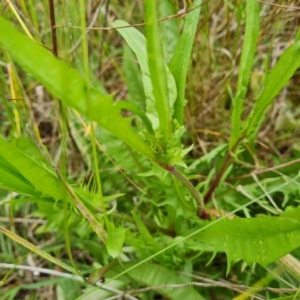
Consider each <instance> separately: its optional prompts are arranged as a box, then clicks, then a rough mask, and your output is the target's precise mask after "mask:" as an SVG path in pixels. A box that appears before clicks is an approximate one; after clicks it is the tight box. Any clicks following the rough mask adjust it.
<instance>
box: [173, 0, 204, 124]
mask: <svg viewBox="0 0 300 300" xmlns="http://www.w3.org/2000/svg"><path fill="white" fill-rule="evenodd" d="M201 3H202V0H195V1H194V7H195V6H197V5H200V4H201ZM200 10H201V7H200V6H199V8H197V9H195V10H193V11H192V12H190V13H189V14H187V16H186V20H185V24H184V28H183V31H182V34H181V36H180V38H179V42H178V44H177V46H176V49H175V52H174V54H173V56H172V58H171V61H170V63H169V68H170V71H171V73H172V74H173V76H174V79H175V81H176V86H177V99H176V102H175V106H174V118H175V119H177V121H178V123H179V124H180V125H182V124H183V113H184V105H185V95H184V94H185V85H186V74H187V70H188V65H189V61H190V56H191V53H192V47H193V43H194V38H195V34H196V29H197V25H198V21H199V13H200Z"/></svg>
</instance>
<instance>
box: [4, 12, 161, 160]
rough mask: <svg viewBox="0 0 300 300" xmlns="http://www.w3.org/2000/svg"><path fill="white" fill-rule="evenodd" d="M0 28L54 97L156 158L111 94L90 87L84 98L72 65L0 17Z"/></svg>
mask: <svg viewBox="0 0 300 300" xmlns="http://www.w3.org/2000/svg"><path fill="white" fill-rule="evenodd" d="M0 30H1V35H0V45H2V46H3V47H4V48H5V49H6V50H7V51H8V53H9V54H10V55H11V56H12V58H13V59H14V60H15V61H16V62H17V63H18V64H19V65H20V66H21V67H22V68H23V69H24V70H25V71H26V72H28V73H30V74H32V75H33V76H34V77H35V78H36V79H37V80H39V81H40V82H41V83H42V84H43V85H44V86H45V87H46V88H47V89H48V90H49V91H50V92H51V93H52V94H53V95H54V96H55V97H57V98H59V99H60V100H61V101H62V102H63V103H64V104H65V105H67V106H69V107H72V108H74V109H76V110H77V111H78V112H80V113H81V114H83V115H85V116H87V117H88V116H89V115H91V118H92V120H94V121H96V122H97V123H98V124H99V125H101V126H103V127H104V128H106V129H107V130H109V131H110V132H111V133H112V134H114V135H115V136H116V137H118V138H119V139H120V140H122V141H123V142H125V143H127V144H128V145H129V146H131V147H132V148H133V149H135V150H137V151H138V152H140V153H142V154H143V155H145V156H146V157H148V158H149V159H151V160H153V161H156V160H157V157H156V155H155V153H154V151H153V150H152V149H151V147H150V146H148V145H147V144H145V142H144V141H143V139H142V137H141V136H139V135H138V134H137V133H135V132H134V130H133V129H132V128H131V126H130V124H129V121H128V120H126V119H124V118H122V116H121V114H120V112H119V110H118V109H117V108H116V107H114V106H113V103H112V96H107V95H104V94H102V93H100V92H99V91H97V90H96V89H93V88H90V89H89V91H88V94H89V99H90V101H87V86H86V82H85V80H84V79H83V78H82V77H81V76H80V74H79V73H78V72H77V71H76V70H75V69H73V68H71V67H69V66H68V65H67V64H65V63H63V62H61V61H59V60H58V59H57V58H56V57H55V56H54V55H52V54H51V53H50V52H49V51H48V50H46V49H45V48H44V47H42V46H40V45H38V44H37V43H35V42H34V41H32V40H30V39H29V38H27V37H26V36H24V35H23V34H21V33H20V32H18V31H17V30H16V29H14V27H13V26H12V25H11V24H10V23H9V22H7V21H5V20H4V19H3V18H1V17H0ZM20 49H22V51H20ZM88 102H89V103H90V106H89V107H88V105H87V103H88ZM89 112H91V114H89Z"/></svg>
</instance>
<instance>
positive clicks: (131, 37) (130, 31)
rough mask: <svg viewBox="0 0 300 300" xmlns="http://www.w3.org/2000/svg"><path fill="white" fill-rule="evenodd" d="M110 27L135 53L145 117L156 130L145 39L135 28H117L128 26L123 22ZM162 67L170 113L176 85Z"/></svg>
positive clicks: (157, 123)
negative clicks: (141, 86)
mask: <svg viewBox="0 0 300 300" xmlns="http://www.w3.org/2000/svg"><path fill="white" fill-rule="evenodd" d="M112 26H113V27H115V28H116V30H117V31H118V32H119V33H120V34H121V35H122V37H123V38H124V39H125V41H126V42H127V44H128V46H129V47H130V48H131V50H132V51H133V52H134V53H135V55H136V57H137V59H138V62H139V65H140V68H141V72H142V79H143V85H144V92H145V96H146V110H147V116H148V117H149V119H150V120H151V123H152V127H153V129H154V130H156V129H158V127H159V119H158V114H157V111H156V104H155V100H154V95H153V85H152V81H151V77H150V70H149V65H148V56H147V41H146V38H145V37H144V36H143V34H142V33H141V32H139V31H138V30H137V29H136V28H133V27H130V28H118V27H123V26H130V25H129V24H128V23H126V22H124V21H121V20H116V21H115V22H113V23H112ZM162 66H163V68H164V69H165V71H164V72H165V73H166V76H167V87H168V105H169V110H170V111H171V110H172V108H173V104H174V103H175V100H176V97H177V90H176V84H175V80H174V78H173V75H172V74H171V72H170V70H169V68H168V66H167V64H166V63H165V62H163V63H162Z"/></svg>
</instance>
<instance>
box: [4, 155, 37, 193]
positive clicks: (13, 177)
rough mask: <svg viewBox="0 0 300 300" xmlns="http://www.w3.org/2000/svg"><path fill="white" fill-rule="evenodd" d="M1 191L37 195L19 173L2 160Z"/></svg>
mask: <svg viewBox="0 0 300 300" xmlns="http://www.w3.org/2000/svg"><path fill="white" fill-rule="evenodd" d="M0 152H1V150H0ZM0 158H1V155H0ZM0 189H4V190H8V191H13V192H16V193H19V194H25V195H34V194H36V191H35V189H34V188H33V186H32V185H31V184H30V183H29V182H28V181H27V180H26V179H25V178H24V177H23V176H21V175H20V174H19V173H17V172H15V171H14V170H13V169H11V168H9V167H7V166H6V165H4V164H3V160H2V159H1V161H0ZM37 194H38V193H37Z"/></svg>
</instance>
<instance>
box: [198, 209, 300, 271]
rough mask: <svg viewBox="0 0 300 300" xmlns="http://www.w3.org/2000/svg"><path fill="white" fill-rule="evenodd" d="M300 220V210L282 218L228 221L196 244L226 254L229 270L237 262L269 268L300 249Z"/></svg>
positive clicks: (235, 218)
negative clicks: (234, 261)
mask: <svg viewBox="0 0 300 300" xmlns="http://www.w3.org/2000/svg"><path fill="white" fill-rule="evenodd" d="M299 216H300V207H298V208H297V209H293V210H291V211H287V212H285V213H283V214H281V215H280V216H279V217H272V216H259V217H256V218H250V219H244V218H239V217H234V219H233V220H229V219H227V218H226V219H224V220H221V221H219V222H217V223H216V224H214V225H212V226H210V227H208V228H207V229H205V230H203V231H202V232H200V233H199V234H197V235H196V236H195V242H196V243H199V242H201V243H203V245H204V248H205V245H206V246H212V247H213V250H214V251H215V252H218V251H222V252H226V255H227V258H228V270H229V268H230V264H231V262H232V261H233V260H235V259H237V258H241V259H243V260H244V261H245V262H246V263H248V264H251V263H253V262H257V263H259V264H261V265H263V266H267V265H268V264H270V263H272V262H274V261H276V260H278V259H279V258H281V257H282V256H284V255H286V254H288V253H290V252H291V251H292V250H294V249H296V248H298V247H299V246H300V218H299ZM206 224H207V223H206ZM206 224H205V225H206Z"/></svg>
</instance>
